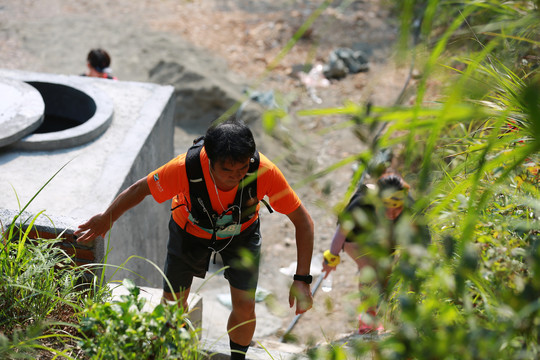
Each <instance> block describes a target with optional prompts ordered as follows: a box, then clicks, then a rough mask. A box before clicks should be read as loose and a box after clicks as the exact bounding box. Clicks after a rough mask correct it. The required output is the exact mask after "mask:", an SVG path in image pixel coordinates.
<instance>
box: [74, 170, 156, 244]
mask: <svg viewBox="0 0 540 360" xmlns="http://www.w3.org/2000/svg"><path fill="white" fill-rule="evenodd" d="M148 195H150V188H149V187H148V183H147V182H146V177H144V178H142V179H140V180H138V181H137V182H136V183H134V184H133V185H131V186H130V187H129V188H127V189H126V190H124V191H122V192H121V193H120V195H118V196H117V197H116V199H114V200H113V202H112V203H111V205H109V207H108V208H107V210H105V211H104V212H103V213H101V214H97V215H95V216H93V217H92V218H91V219H90V220H88V221H87V222H85V223H84V224H81V225H79V229H78V230H77V231H75V232H74V234H75V235H77V236H79V235H80V234H82V235H81V236H80V237H79V238H78V239H77V241H78V242H86V241H92V240H94V239H95V238H96V237H98V236H104V235H105V234H106V233H107V231H109V230H110V229H111V228H112V225H113V223H114V222H115V221H116V220H118V218H120V216H122V214H123V213H125V212H126V211H128V210H129V209H131V208H132V207H135V206H136V205H137V204H139V203H140V202H141V201H143V199H144V198H145V197H146V196H148Z"/></svg>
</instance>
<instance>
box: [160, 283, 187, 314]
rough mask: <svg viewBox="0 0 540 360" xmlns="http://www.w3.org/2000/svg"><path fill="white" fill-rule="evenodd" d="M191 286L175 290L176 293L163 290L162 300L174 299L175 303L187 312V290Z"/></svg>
mask: <svg viewBox="0 0 540 360" xmlns="http://www.w3.org/2000/svg"><path fill="white" fill-rule="evenodd" d="M190 289H191V288H190V287H189V288H187V289H186V290H184V291H180V292H177V293H174V295H173V293H170V292H166V291H165V290H164V291H163V299H162V301H163V300H164V301H173V302H174V301H176V302H177V304H178V307H180V306H182V307H183V309H184V311H185V312H188V311H189V309H188V296H189V290H190Z"/></svg>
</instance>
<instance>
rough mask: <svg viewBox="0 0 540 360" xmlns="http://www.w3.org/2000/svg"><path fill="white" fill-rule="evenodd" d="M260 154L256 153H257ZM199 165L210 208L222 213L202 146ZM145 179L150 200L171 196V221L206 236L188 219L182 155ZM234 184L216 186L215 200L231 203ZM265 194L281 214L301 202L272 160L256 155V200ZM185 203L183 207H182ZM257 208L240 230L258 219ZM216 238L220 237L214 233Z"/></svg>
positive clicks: (189, 206)
mask: <svg viewBox="0 0 540 360" xmlns="http://www.w3.org/2000/svg"><path fill="white" fill-rule="evenodd" d="M259 154H260V153H259ZM200 158H201V166H202V170H203V175H204V180H205V182H206V188H207V191H208V195H209V196H210V202H211V203H212V208H213V209H214V211H215V212H216V213H218V214H221V212H223V209H222V207H221V205H220V203H219V200H218V195H217V194H216V188H215V187H214V182H213V181H212V178H211V177H210V165H209V161H208V156H207V155H206V151H205V149H204V147H203V148H202V149H201V153H200ZM146 181H147V182H148V186H149V187H150V192H151V193H152V196H153V197H154V199H155V200H156V201H157V202H159V203H163V202H164V201H167V200H169V199H172V200H173V201H172V208H173V209H174V210H173V212H172V216H173V219H174V221H175V222H176V223H177V224H178V225H179V226H180V227H181V228H183V229H186V231H187V232H188V233H190V234H193V235H195V236H197V237H201V238H205V239H210V238H211V236H212V234H211V233H209V232H208V231H205V230H203V229H202V228H200V227H198V226H197V225H195V224H194V223H193V222H192V221H191V220H190V219H189V211H188V210H189V209H191V200H190V197H189V181H188V177H187V173H186V154H185V153H184V154H181V155H179V156H177V157H176V158H174V159H172V160H171V161H169V162H168V163H166V164H165V165H163V166H162V167H160V168H159V169H157V170H155V171H153V172H151V173H150V174H148V176H147V178H146ZM237 189H238V187H235V188H234V189H232V190H230V191H221V190H219V189H218V193H219V199H220V200H221V203H222V204H223V205H225V204H227V207H228V206H230V205H231V204H233V202H234V198H235V196H236V190H237ZM265 196H268V199H269V202H270V205H271V206H272V208H274V210H276V211H277V212H280V213H282V214H290V213H291V212H293V211H294V210H296V209H297V208H298V207H299V206H300V204H301V202H300V199H299V198H298V196H297V195H296V193H295V192H294V190H293V189H292V188H291V186H290V185H289V183H288V182H287V180H286V179H285V177H284V176H283V174H282V173H281V171H280V170H279V168H278V167H277V166H276V165H275V164H274V163H272V162H271V161H270V160H269V159H268V158H267V157H266V156H264V155H263V154H260V163H259V170H258V173H257V198H258V199H259V200H261V199H263V198H264V197H265ZM184 205H185V206H184ZM258 210H259V206H258V207H257V212H256V215H255V216H253V218H251V219H250V220H249V221H247V222H245V223H244V224H242V228H241V230H242V231H243V230H244V229H246V228H248V227H249V226H250V225H251V224H253V222H255V220H256V219H257V218H258ZM218 238H221V237H219V236H218Z"/></svg>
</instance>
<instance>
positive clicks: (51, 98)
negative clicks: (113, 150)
mask: <svg viewBox="0 0 540 360" xmlns="http://www.w3.org/2000/svg"><path fill="white" fill-rule="evenodd" d="M27 83H28V84H29V85H32V86H33V87H34V88H36V90H37V91H39V93H40V94H41V97H42V98H43V102H44V103H45V114H44V118H43V123H42V124H41V126H40V127H39V128H38V129H37V130H36V131H34V134H43V133H50V132H56V131H62V130H66V129H70V128H73V127H75V126H79V125H81V124H83V123H85V122H86V121H88V120H89V119H90V118H91V117H92V116H94V114H95V113H96V109H97V107H96V103H95V102H94V100H93V99H92V98H91V97H90V96H88V95H87V94H85V93H84V92H82V91H79V90H77V89H74V88H72V87H70V86H66V85H60V84H52V83H47V82H39V81H27Z"/></svg>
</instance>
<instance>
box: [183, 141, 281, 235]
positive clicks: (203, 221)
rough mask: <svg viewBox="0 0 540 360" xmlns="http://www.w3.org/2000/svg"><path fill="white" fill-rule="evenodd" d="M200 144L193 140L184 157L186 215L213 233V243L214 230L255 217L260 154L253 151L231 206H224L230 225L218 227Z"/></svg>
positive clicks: (202, 142)
mask: <svg viewBox="0 0 540 360" xmlns="http://www.w3.org/2000/svg"><path fill="white" fill-rule="evenodd" d="M203 145H204V137H199V138H197V139H195V140H194V141H193V145H192V146H191V147H190V148H189V150H188V151H187V154H186V173H187V177H188V181H189V197H190V199H191V209H189V213H190V214H191V217H192V220H193V221H194V223H195V224H196V225H197V226H199V227H201V228H205V229H211V230H212V240H215V238H216V232H217V231H219V230H221V229H224V228H226V227H227V226H229V225H232V224H243V223H245V222H247V221H249V220H250V219H252V218H253V216H255V214H256V211H257V205H258V203H259V199H258V198H257V171H258V169H259V163H260V157H259V152H258V151H255V153H254V154H253V156H252V157H251V159H250V162H249V169H248V171H247V174H246V176H245V177H244V178H243V179H242V180H241V181H240V183H239V184H238V190H237V191H236V195H235V198H234V202H233V204H227V206H229V208H228V210H227V211H226V212H230V213H232V219H233V220H232V222H231V223H230V224H225V225H221V226H218V225H217V220H218V219H219V217H220V216H221V215H219V214H218V213H216V212H215V211H214V209H213V208H212V204H211V202H210V195H209V194H208V190H207V187H206V181H205V179H204V175H203V170H202V166H201V158H200V154H201V149H202V147H203ZM262 201H263V203H264V204H265V205H266V206H267V207H268V208H269V211H270V212H272V211H273V210H272V209H271V208H270V207H269V205H268V204H266V202H265V201H264V200H262ZM173 210H174V209H173Z"/></svg>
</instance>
